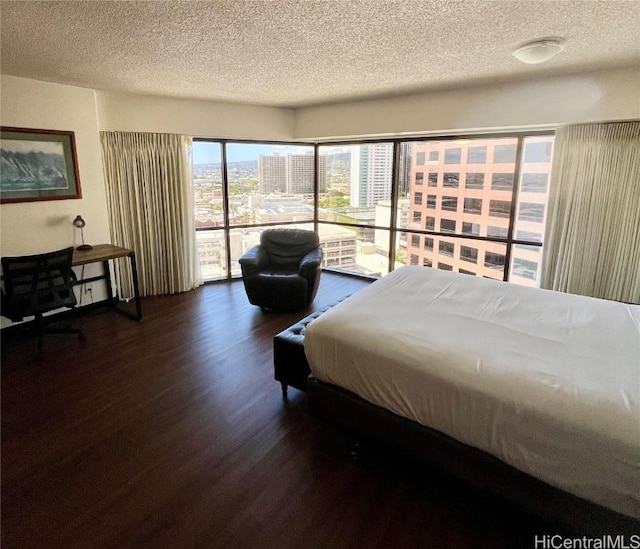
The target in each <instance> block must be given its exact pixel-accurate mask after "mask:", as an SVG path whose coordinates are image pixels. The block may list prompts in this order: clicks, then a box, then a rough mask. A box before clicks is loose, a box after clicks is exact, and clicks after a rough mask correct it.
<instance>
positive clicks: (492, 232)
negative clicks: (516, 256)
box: [487, 225, 509, 238]
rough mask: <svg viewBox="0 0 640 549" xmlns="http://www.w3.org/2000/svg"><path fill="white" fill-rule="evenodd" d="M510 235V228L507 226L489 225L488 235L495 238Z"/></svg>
mask: <svg viewBox="0 0 640 549" xmlns="http://www.w3.org/2000/svg"><path fill="white" fill-rule="evenodd" d="M508 235H509V229H507V228H506V227H494V226H493V225H489V226H488V227H487V236H491V237H494V238H507V236H508Z"/></svg>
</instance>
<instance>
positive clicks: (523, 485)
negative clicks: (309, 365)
mask: <svg viewBox="0 0 640 549" xmlns="http://www.w3.org/2000/svg"><path fill="white" fill-rule="evenodd" d="M307 399H308V408H309V412H310V413H311V414H312V415H313V416H315V417H317V418H320V419H323V420H325V421H328V422H330V423H333V424H334V425H336V426H339V427H342V428H344V429H346V430H347V431H349V432H350V433H351V434H353V435H355V436H356V437H362V438H366V439H370V440H373V441H375V442H378V443H382V444H387V445H389V444H390V445H391V446H392V447H394V448H397V449H398V450H399V451H400V452H402V453H405V454H409V455H411V456H413V457H418V458H420V459H424V460H426V461H427V462H428V463H429V464H430V465H432V466H435V467H437V468H439V469H441V470H444V472H445V473H447V474H449V475H452V476H454V477H457V478H460V479H462V480H464V481H467V482H469V483H471V484H472V485H474V486H475V487H477V488H480V489H482V490H486V491H487V492H489V493H491V494H493V495H496V496H498V497H500V498H502V499H505V500H507V501H510V502H513V503H515V504H517V505H518V506H519V507H520V508H521V509H523V510H524V511H526V512H529V513H532V514H535V515H537V516H540V517H543V518H545V519H546V520H549V521H551V522H552V523H554V524H557V525H558V526H559V527H560V528H562V529H563V530H564V531H565V533H566V534H573V535H579V536H584V535H591V536H602V535H605V534H610V535H620V534H625V535H631V534H639V533H640V522H639V521H636V520H634V519H632V518H630V517H627V516H624V515H621V514H619V513H616V512H615V511H612V510H610V509H607V508H604V507H601V506H599V505H596V504H594V503H591V502H589V501H587V500H585V499H582V498H579V497H577V496H574V495H572V494H569V493H567V492H565V491H563V490H560V489H558V488H554V487H552V486H550V485H549V484H546V483H545V482H542V481H540V480H538V479H536V478H534V477H532V476H531V475H528V474H526V473H523V472H521V471H518V470H517V469H515V468H513V467H511V466H509V465H507V464H506V463H504V462H503V461H500V460H499V459H497V458H495V457H493V456H491V455H490V454H488V453H486V452H483V451H481V450H478V449H477V448H473V447H471V446H468V445H466V444H463V443H461V442H458V441H457V440H455V439H453V438H451V437H449V436H447V435H444V434H442V433H440V432H438V431H435V430H433V429H430V428H428V427H425V426H423V425H420V424H419V423H417V422H414V421H411V420H408V419H406V418H403V417H401V416H398V415H396V414H394V413H392V412H390V411H388V410H385V409H383V408H380V407H379V406H376V405H374V404H371V403H369V402H367V401H366V400H364V399H362V398H360V397H359V396H357V395H355V394H354V393H352V392H350V391H347V390H345V389H342V388H340V387H337V386H335V385H331V384H328V383H324V382H322V381H319V380H318V379H316V378H314V377H313V376H310V377H309V379H308V383H307Z"/></svg>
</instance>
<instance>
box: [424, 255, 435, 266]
mask: <svg viewBox="0 0 640 549" xmlns="http://www.w3.org/2000/svg"><path fill="white" fill-rule="evenodd" d="M422 266H423V267H433V261H431V260H430V259H429V258H427V257H425V258H424V259H423V260H422Z"/></svg>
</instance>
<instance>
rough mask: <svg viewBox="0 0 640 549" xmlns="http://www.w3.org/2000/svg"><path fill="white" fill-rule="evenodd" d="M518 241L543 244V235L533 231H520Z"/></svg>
mask: <svg viewBox="0 0 640 549" xmlns="http://www.w3.org/2000/svg"><path fill="white" fill-rule="evenodd" d="M516 240H526V241H528V242H542V235H541V234H540V233H534V232H532V231H518V232H517V233H516Z"/></svg>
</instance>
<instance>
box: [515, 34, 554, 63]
mask: <svg viewBox="0 0 640 549" xmlns="http://www.w3.org/2000/svg"><path fill="white" fill-rule="evenodd" d="M563 49H564V43H563V42H562V40H560V39H558V38H543V39H542V40H536V41H535V42H529V43H527V44H525V45H524V46H521V47H519V48H518V49H517V50H516V51H514V52H513V53H512V54H511V55H513V56H514V57H515V58H516V59H518V60H519V61H522V62H523V63H526V64H527V65H537V64H538V63H543V62H544V61H548V60H549V59H551V58H552V57H553V56H554V55H557V54H558V53H560V52H561V51H562V50H563Z"/></svg>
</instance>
